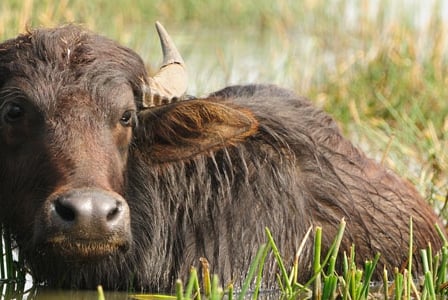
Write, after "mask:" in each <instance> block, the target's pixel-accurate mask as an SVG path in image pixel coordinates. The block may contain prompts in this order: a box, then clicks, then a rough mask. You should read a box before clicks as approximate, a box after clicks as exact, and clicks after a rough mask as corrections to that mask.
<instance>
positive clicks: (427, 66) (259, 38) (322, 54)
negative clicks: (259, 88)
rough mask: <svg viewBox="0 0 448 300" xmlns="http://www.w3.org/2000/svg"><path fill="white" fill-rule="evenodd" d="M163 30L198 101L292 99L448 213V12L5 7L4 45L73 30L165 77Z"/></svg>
mask: <svg viewBox="0 0 448 300" xmlns="http://www.w3.org/2000/svg"><path fill="white" fill-rule="evenodd" d="M156 20H159V21H161V22H162V23H163V24H164V25H165V27H166V28H167V29H168V31H169V32H170V33H171V35H172V37H173V39H174V40H175V42H176V43H177V45H178V48H179V50H180V51H181V53H182V54H183V56H184V59H185V61H186V64H187V66H188V69H189V73H190V84H189V93H190V94H194V95H203V94H206V93H209V92H212V91H214V90H216V89H219V88H222V87H224V86H225V85H229V84H244V83H251V82H259V83H275V84H278V85H281V86H284V87H287V88H291V89H293V90H295V91H296V92H297V93H299V94H301V95H304V96H307V97H309V98H310V99H312V101H313V102H314V103H315V104H316V105H317V106H319V107H322V108H323V109H324V110H326V111H327V112H328V113H330V114H331V115H332V116H334V117H335V119H337V121H338V122H339V123H340V125H341V127H342V128H343V130H344V132H345V133H346V135H347V136H348V137H349V138H351V139H352V140H354V141H355V143H356V144H357V145H359V146H360V147H361V148H363V149H364V150H365V151H366V152H367V153H368V154H369V155H370V156H372V157H374V158H375V159H377V160H379V161H382V163H384V164H385V165H386V166H388V167H390V168H392V169H394V170H396V171H397V172H398V173H400V174H401V175H402V176H404V177H406V178H408V179H409V180H410V181H412V182H413V183H414V184H415V185H416V186H417V188H418V189H419V191H420V193H421V194H422V195H423V196H424V197H425V198H426V199H428V201H430V202H431V203H433V204H434V205H435V206H436V207H438V208H441V207H442V206H443V204H444V202H445V200H446V198H447V196H448V191H447V190H448V89H447V88H446V87H447V83H448V77H447V74H448V73H447V71H448V61H447V50H448V39H447V38H448V4H447V2H445V1H443V0H430V1H418V0H389V1H387V0H373V1H368V0H360V1H356V0H339V1H336V0H304V1H296V0H277V1H271V0H257V1H241V0H227V1H201V0H183V1H180V0H179V1H176V0H151V1H149V0H134V1H127V0H114V1H110V0H90V1H82V0H77V1H75V0H72V1H71V0H58V1H52V0H39V1H37V0H34V1H33V0H2V1H1V2H0V40H4V39H7V38H12V37H15V36H16V35H17V34H18V33H20V32H24V31H25V30H26V28H30V27H40V26H45V27H46V26H57V25H61V24H65V23H71V22H74V23H79V24H83V25H84V26H85V27H86V28H88V29H90V30H92V31H96V32H98V33H100V34H102V35H106V36H108V37H110V38H112V39H115V40H117V41H119V42H120V43H122V44H124V45H126V46H128V47H131V48H133V49H134V50H135V51H136V52H138V53H139V54H140V55H141V56H142V57H143V59H144V60H145V62H146V63H147V64H148V68H150V69H152V70H154V69H156V68H157V67H158V64H159V63H160V61H161V51H160V49H159V43H158V40H157V38H156V34H155V30H154V22H155V21H156ZM272 105H275V103H273V104H272ZM445 218H446V217H445Z"/></svg>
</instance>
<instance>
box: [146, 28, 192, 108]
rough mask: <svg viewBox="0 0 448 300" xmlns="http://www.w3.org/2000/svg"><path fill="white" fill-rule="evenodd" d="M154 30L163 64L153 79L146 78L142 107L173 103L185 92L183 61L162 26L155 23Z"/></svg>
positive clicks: (185, 73)
mask: <svg viewBox="0 0 448 300" xmlns="http://www.w3.org/2000/svg"><path fill="white" fill-rule="evenodd" d="M156 28H157V33H158V34H159V38H160V44H161V45H162V51H163V62H162V66H161V67H160V70H159V71H158V72H157V73H156V74H155V75H154V77H152V78H151V77H150V78H148V80H149V85H148V86H147V87H146V89H145V90H144V93H143V106H144V107H152V106H157V105H161V104H165V103H171V102H175V101H177V100H178V99H179V98H181V97H182V96H183V95H184V94H185V91H186V90H187V78H188V76H187V71H186V69H185V63H184V60H183V59H182V56H181V55H180V54H179V51H178V50H177V48H176V46H175V45H174V43H173V41H172V40H171V38H170V36H169V35H168V33H167V32H166V30H165V28H164V27H163V26H162V24H160V23H159V22H156Z"/></svg>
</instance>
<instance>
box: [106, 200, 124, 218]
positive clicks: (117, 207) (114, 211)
mask: <svg viewBox="0 0 448 300" xmlns="http://www.w3.org/2000/svg"><path fill="white" fill-rule="evenodd" d="M120 212H121V203H120V202H116V204H115V207H114V208H112V209H111V210H110V211H109V212H108V214H107V216H106V220H107V221H108V222H110V221H113V220H114V219H116V218H117V217H119V215H120Z"/></svg>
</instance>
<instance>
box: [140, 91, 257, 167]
mask: <svg viewBox="0 0 448 300" xmlns="http://www.w3.org/2000/svg"><path fill="white" fill-rule="evenodd" d="M139 122H140V124H139V127H143V128H140V129H143V131H142V132H141V133H140V134H143V135H144V136H141V139H142V140H143V141H144V143H145V144H146V145H145V146H144V148H145V151H148V152H147V153H146V154H147V155H148V156H149V157H150V159H151V160H152V161H154V162H159V163H161V162H169V161H177V160H184V159H189V158H191V157H193V156H195V155H197V154H200V153H204V152H209V151H213V150H218V149H220V148H223V147H226V146H229V145H233V144H236V143H238V142H241V141H242V140H244V139H245V138H247V137H248V136H251V135H253V134H254V133H255V132H256V131H257V128H258V122H257V120H256V119H255V117H254V116H253V115H252V113H251V112H250V111H248V110H246V109H243V108H238V107H233V106H231V104H228V103H225V102H213V101H210V100H207V99H200V100H188V101H184V102H178V103H173V104H170V105H166V106H162V107H157V108H153V109H147V110H143V111H141V112H140V113H139Z"/></svg>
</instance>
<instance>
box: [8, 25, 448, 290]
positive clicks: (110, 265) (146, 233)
mask: <svg viewBox="0 0 448 300" xmlns="http://www.w3.org/2000/svg"><path fill="white" fill-rule="evenodd" d="M146 78H147V74H146V71H145V67H144V64H143V62H142V61H141V59H140V58H139V57H138V55H136V54H135V53H134V52H132V51H131V50H129V49H126V48H123V47H121V46H119V45H117V44H116V43H114V42H112V41H110V40H108V39H105V38H102V37H99V36H96V35H94V34H92V33H89V32H87V31H85V30H83V29H80V28H79V27H76V26H73V25H70V26H65V27H62V28H56V29H37V30H33V31H31V32H29V33H26V34H24V35H21V36H19V37H18V38H16V39H12V40H9V41H6V42H4V43H3V44H0V110H5V108H3V106H2V105H3V103H7V102H8V101H9V102H11V101H18V102H19V103H21V104H22V105H24V106H25V108H27V110H25V119H24V120H26V122H27V123H25V122H24V124H22V125H20V126H21V127H20V128H21V129H23V130H22V131H20V133H21V134H20V135H19V134H17V133H18V132H15V131H17V130H18V129H17V127H18V125H14V124H12V123H11V122H9V123H11V124H9V123H8V122H5V117H4V116H5V112H4V111H2V114H1V115H0V116H1V117H2V119H0V182H1V184H0V206H1V207H2V210H1V213H0V220H1V222H2V223H4V224H5V225H6V226H8V227H10V228H11V230H12V232H13V234H14V237H15V239H16V241H17V244H18V245H19V247H20V250H21V251H22V252H23V254H24V256H25V259H26V263H27V264H28V266H29V267H30V269H31V272H32V275H33V278H34V279H35V280H36V281H38V282H43V283H46V284H47V285H49V286H53V287H55V286H61V287H71V288H95V287H96V285H98V284H102V285H103V286H104V287H105V288H109V289H128V288H130V287H133V288H134V289H137V290H140V289H146V290H150V291H167V290H170V289H171V288H172V287H173V283H174V281H175V280H176V279H177V278H183V279H185V278H186V276H187V275H188V273H189V269H190V267H191V266H198V265H199V258H200V257H206V258H207V259H208V261H209V262H210V265H211V267H212V270H211V271H212V272H213V273H217V274H218V275H219V276H220V278H221V280H222V281H223V283H227V282H229V281H231V280H233V282H234V284H235V285H236V286H237V287H238V286H240V285H241V283H242V280H244V277H245V275H246V272H247V270H248V267H249V264H250V263H251V262H252V259H253V258H254V256H255V254H256V252H257V250H258V247H259V246H260V245H261V244H262V243H264V242H265V241H266V238H265V234H264V228H265V227H269V228H270V230H271V231H272V233H273V236H274V238H275V240H276V242H277V244H278V245H279V248H280V252H281V254H282V255H283V257H284V258H285V259H286V261H287V262H288V263H291V261H292V259H293V257H294V254H295V251H296V250H297V248H298V246H299V244H300V243H301V241H302V238H303V237H304V235H305V232H306V231H307V229H308V228H309V227H310V226H317V225H319V226H322V227H323V233H324V237H323V247H324V249H323V250H324V251H325V250H327V249H328V247H329V246H330V244H331V242H332V239H333V238H334V235H335V233H336V230H337V227H338V225H339V222H340V220H341V219H342V218H345V220H346V222H347V229H346V233H345V235H344V238H343V241H342V246H341V247H342V250H344V251H348V250H349V247H350V246H351V244H352V243H354V244H355V245H356V252H357V262H358V263H359V264H362V263H363V262H364V261H365V260H366V259H370V258H373V257H374V255H375V254H376V253H377V252H381V254H382V255H381V259H380V263H379V267H378V270H379V271H381V270H382V266H383V265H386V267H387V268H388V269H389V271H392V268H393V267H396V266H401V265H402V264H403V263H405V262H406V259H407V249H408V243H409V224H408V222H409V217H410V216H412V217H413V222H414V247H415V249H419V248H423V247H426V246H427V245H428V243H431V244H432V247H433V249H435V250H437V249H439V248H440V247H441V241H440V239H439V237H438V236H437V234H436V232H435V230H434V224H435V223H437V222H439V221H438V220H437V217H436V216H435V214H434V213H433V211H432V209H431V207H429V206H428V205H427V204H426V203H425V202H424V201H423V200H422V199H421V197H420V196H419V195H418V193H417V192H416V190H415V189H414V188H413V187H412V186H411V185H410V184H409V183H408V182H406V181H405V180H403V179H401V178H399V177H398V176H397V175H395V174H394V173H392V172H391V171H389V170H386V169H385V168H383V167H382V166H380V165H379V164H377V163H375V162H374V161H372V160H370V159H368V158H367V157H365V155H364V154H363V153H362V152H360V151H359V150H358V149H357V148H355V147H354V146H353V145H352V144H351V143H350V142H349V141H348V140H346V139H345V138H344V137H342V135H341V133H340V131H339V129H338V127H337V125H336V123H335V122H334V121H333V120H332V119H331V117H329V116H328V115H327V114H325V113H324V112H322V111H321V110H319V109H317V108H315V107H314V106H312V104H311V103H310V102H309V101H308V100H306V99H304V98H300V97H298V96H296V95H295V94H294V93H292V92H291V91H287V90H284V89H281V88H278V87H275V86H268V85H251V86H234V87H228V88H226V89H224V90H221V91H218V92H216V93H213V94H211V95H210V96H209V97H206V98H203V99H198V100H189V101H190V102H178V103H172V104H169V105H168V106H165V107H158V108H152V109H147V110H143V109H142V107H141V103H139V101H140V100H139V99H142V86H144V85H145V84H147V80H146ZM129 91H132V94H133V99H134V100H133V101H134V103H133V105H134V107H135V108H136V109H137V111H138V120H136V122H135V126H134V127H133V128H132V138H131V139H129V136H128V135H127V134H128V133H127V132H128V131H126V130H124V129H122V128H121V127H120V126H118V125H116V124H117V122H118V120H119V119H120V115H121V112H122V111H123V109H124V106H126V105H127V106H126V107H129V105H130V104H129V103H127V102H126V101H125V100H126V99H127V98H126V96H127V95H128V93H129ZM131 102H132V101H131ZM193 107H195V109H198V108H199V109H200V111H201V113H198V114H196V115H195V116H194V117H191V118H190V117H189V116H191V115H189V113H188V112H189V109H192V108H193ZM173 111H177V113H176V115H171V114H172V113H173ZM29 112H32V113H29ZM30 116H32V117H30ZM179 116H184V117H185V120H188V121H185V122H184V123H183V122H182V120H183V118H179ZM187 117H189V118H187ZM21 120H22V119H21ZM236 120H240V122H236ZM7 123H8V124H7ZM29 124H31V125H33V126H29ZM25 129H26V130H25ZM13 133H14V134H13ZM198 145H199V146H198ZM163 147H166V149H170V151H169V158H167V159H164V157H163V149H164V148H163ZM167 155H168V154H167ZM85 186H88V187H89V188H90V187H94V188H97V189H101V190H104V191H107V192H108V193H109V192H110V193H116V194H117V195H120V196H122V197H123V198H124V199H125V200H126V202H127V205H128V206H129V209H130V222H131V233H130V236H129V237H126V238H128V239H129V243H130V244H129V249H128V250H127V251H116V250H114V251H111V253H110V255H109V256H107V257H104V258H102V259H100V258H97V259H93V260H88V261H84V260H82V259H79V260H78V259H76V258H73V257H70V258H67V257H65V256H64V255H63V254H62V253H60V252H58V251H57V248H54V249H53V248H51V247H49V246H48V243H47V244H46V243H42V242H41V240H42V239H43V240H45V230H47V229H48V228H46V226H45V224H46V223H45V221H42V219H45V218H47V217H48V209H49V202H50V201H51V199H52V198H51V195H54V194H55V193H58V192H60V191H61V190H62V191H66V190H67V189H68V190H69V189H70V188H71V187H75V188H79V187H85ZM53 230H54V229H53ZM37 233H38V234H37ZM36 235H38V237H36ZM84 250H85V251H91V252H94V251H95V249H94V247H92V248H86V249H84ZM312 250H313V249H312V241H311V240H310V241H308V242H307V243H306V246H305V249H304V251H303V254H302V256H301V257H300V269H299V276H300V279H301V280H306V279H308V278H309V277H310V276H311V275H312V270H311V263H312ZM413 262H414V268H413V270H414V272H415V273H421V271H422V266H421V264H420V259H419V253H418V252H416V253H415V255H414V259H413ZM339 267H340V264H339ZM276 272H277V269H276V266H275V264H274V260H273V258H272V257H270V258H269V261H268V263H267V266H266V267H265V275H264V277H263V280H264V287H265V288H269V287H272V286H274V285H275V284H276V283H275V273H276ZM376 275H377V276H378V275H379V273H378V272H377V274H376Z"/></svg>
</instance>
